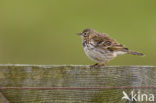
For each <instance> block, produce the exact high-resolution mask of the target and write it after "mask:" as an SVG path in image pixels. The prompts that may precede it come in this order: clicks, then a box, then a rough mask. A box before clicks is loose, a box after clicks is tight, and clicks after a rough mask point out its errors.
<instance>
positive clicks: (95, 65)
mask: <svg viewBox="0 0 156 103" xmlns="http://www.w3.org/2000/svg"><path fill="white" fill-rule="evenodd" d="M98 65H99V64H98V63H96V64H94V65H91V66H90V67H91V68H95V67H97V66H98Z"/></svg>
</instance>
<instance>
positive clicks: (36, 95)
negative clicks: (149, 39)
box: [0, 64, 156, 103]
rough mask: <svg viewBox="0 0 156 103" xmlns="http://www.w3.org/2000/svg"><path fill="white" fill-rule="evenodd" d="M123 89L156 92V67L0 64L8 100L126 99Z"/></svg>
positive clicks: (79, 102) (0, 84) (1, 87)
mask: <svg viewBox="0 0 156 103" xmlns="http://www.w3.org/2000/svg"><path fill="white" fill-rule="evenodd" d="M123 91H124V93H127V94H128V96H129V97H130V98H131V95H130V94H131V92H132V91H134V93H135V94H137V95H139V94H138V93H140V95H141V94H147V96H148V99H149V97H150V96H149V94H153V95H155V96H156V67H155V66H106V67H101V68H89V66H75V65H70V66H66V65H64V66H55V65H17V64H16V65H9V64H8V65H0V92H1V93H3V94H4V95H5V97H6V98H7V99H8V100H9V101H10V103H128V102H127V101H129V100H126V99H122V97H123V96H124V94H123ZM145 99H146V98H144V100H143V101H141V102H142V103H146V101H145ZM137 100H138V99H137ZM155 101H156V100H155ZM129 103H133V102H132V101H129ZM147 103H148V102H147Z"/></svg>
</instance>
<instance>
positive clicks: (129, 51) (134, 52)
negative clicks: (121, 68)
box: [127, 50, 144, 56]
mask: <svg viewBox="0 0 156 103" xmlns="http://www.w3.org/2000/svg"><path fill="white" fill-rule="evenodd" d="M127 53H128V54H133V55H139V56H144V54H143V53H139V52H136V51H132V50H128V51H127Z"/></svg>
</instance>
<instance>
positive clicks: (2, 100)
mask: <svg viewBox="0 0 156 103" xmlns="http://www.w3.org/2000/svg"><path fill="white" fill-rule="evenodd" d="M0 103H9V101H8V100H7V99H6V98H5V96H4V95H3V94H2V93H1V92H0Z"/></svg>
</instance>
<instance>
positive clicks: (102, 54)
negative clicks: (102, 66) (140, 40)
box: [84, 46, 125, 63]
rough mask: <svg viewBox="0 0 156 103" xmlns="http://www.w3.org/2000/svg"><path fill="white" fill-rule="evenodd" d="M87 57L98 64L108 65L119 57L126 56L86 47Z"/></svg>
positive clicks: (120, 53)
mask: <svg viewBox="0 0 156 103" xmlns="http://www.w3.org/2000/svg"><path fill="white" fill-rule="evenodd" d="M84 51H85V53H86V55H87V56H88V57H89V58H90V59H91V60H93V61H95V62H96V63H107V62H108V61H110V60H112V59H113V58H115V57H116V56H118V55H122V54H125V53H124V52H112V51H109V50H103V49H100V48H95V47H93V46H88V47H87V46H86V47H84Z"/></svg>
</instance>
